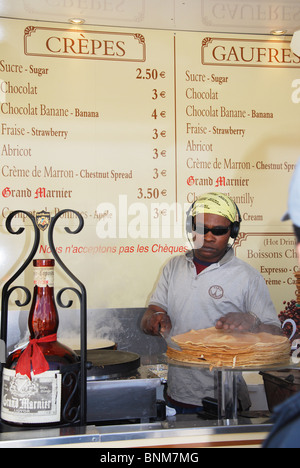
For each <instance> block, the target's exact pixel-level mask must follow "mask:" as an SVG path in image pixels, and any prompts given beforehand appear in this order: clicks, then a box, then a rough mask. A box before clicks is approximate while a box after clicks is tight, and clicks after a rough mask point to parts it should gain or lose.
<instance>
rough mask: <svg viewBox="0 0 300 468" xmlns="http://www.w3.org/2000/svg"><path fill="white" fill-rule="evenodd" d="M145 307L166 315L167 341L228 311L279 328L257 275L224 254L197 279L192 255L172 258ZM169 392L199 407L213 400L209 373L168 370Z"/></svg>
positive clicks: (231, 254)
mask: <svg viewBox="0 0 300 468" xmlns="http://www.w3.org/2000/svg"><path fill="white" fill-rule="evenodd" d="M149 303H150V304H153V305H157V306H159V307H161V308H162V309H164V310H165V311H166V312H168V314H169V316H170V319H171V322H172V330H171V336H174V335H178V334H180V333H185V332H187V331H189V330H192V329H194V330H198V329H201V328H209V327H214V326H215V324H216V321H217V320H218V319H219V318H220V317H222V316H224V315H226V314H228V313H229V312H244V313H249V312H252V313H254V314H256V315H257V316H258V317H259V318H260V320H261V321H262V322H263V323H265V324H270V325H277V326H278V327H280V321H279V319H278V316H277V313H276V310H275V307H274V304H273V302H272V300H271V297H270V294H269V290H268V288H267V285H266V283H265V281H264V279H263V277H262V275H261V274H260V273H259V272H258V271H257V270H255V269H254V268H253V267H252V266H250V265H248V264H247V263H246V262H244V261H242V260H240V259H238V258H236V257H235V256H234V251H233V249H229V250H228V252H227V253H226V254H225V256H224V257H223V258H222V259H221V261H220V262H218V263H214V264H212V265H210V266H209V267H207V268H206V269H205V270H204V271H202V272H201V273H200V274H199V275H197V272H196V267H195V265H194V262H193V256H192V252H188V253H186V254H185V255H181V256H178V257H174V258H172V259H171V260H170V261H169V262H168V263H167V265H166V266H165V267H164V269H163V272H162V275H161V277H160V279H159V281H158V284H157V287H156V289H155V291H154V293H153V294H152V296H151V299H150V302H149ZM168 393H169V395H170V396H171V397H172V398H173V399H174V400H177V401H181V402H183V403H189V404H193V405H201V404H202V399H203V397H204V396H212V397H214V396H215V382H214V372H210V371H208V370H202V369H199V368H195V367H185V366H184V367H183V366H180V365H179V366H174V365H170V366H169V373H168Z"/></svg>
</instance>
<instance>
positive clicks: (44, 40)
mask: <svg viewBox="0 0 300 468" xmlns="http://www.w3.org/2000/svg"><path fill="white" fill-rule="evenodd" d="M24 53H25V55H31V56H41V57H63V58H77V59H89V60H112V61H125V62H144V61H145V60H146V44H145V38H144V36H143V35H142V34H139V33H119V32H106V31H90V30H89V31H85V30H78V29H60V28H46V27H35V26H28V27H26V28H25V31H24Z"/></svg>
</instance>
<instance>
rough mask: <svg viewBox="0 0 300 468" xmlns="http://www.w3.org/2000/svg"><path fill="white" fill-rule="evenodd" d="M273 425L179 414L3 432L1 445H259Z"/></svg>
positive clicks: (67, 446) (253, 421) (257, 420)
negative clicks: (147, 419) (149, 420)
mask: <svg viewBox="0 0 300 468" xmlns="http://www.w3.org/2000/svg"><path fill="white" fill-rule="evenodd" d="M271 427H272V426H271V424H270V422H269V421H268V420H267V419H266V420H263V419H248V418H243V419H241V420H239V423H238V424H237V425H229V426H225V425H223V426H220V425H218V422H217V421H203V420H201V419H200V418H198V417H197V416H196V415H177V416H176V417H172V418H170V419H166V420H165V421H160V422H153V423H147V424H121V425H107V426H95V425H91V426H86V427H69V428H61V429H58V428H48V429H46V428H45V429H39V430H32V429H30V430H20V431H16V432H2V433H1V434H0V448H29V447H49V448H50V447H66V448H73V447H78V448H86V447H89V448H98V449H102V448H103V449H105V448H120V447H124V448H131V447H135V448H137V447H152V448H154V447H157V448H164V447H169V448H170V447H172V448H176V447H177V448H191V447H193V448H201V447H219V446H220V447H224V446H228V447H237V446H238V447H240V446H247V447H251V446H252V447H259V446H260V445H261V443H262V441H263V440H264V439H265V438H266V436H267V435H268V433H269V431H270V429H271Z"/></svg>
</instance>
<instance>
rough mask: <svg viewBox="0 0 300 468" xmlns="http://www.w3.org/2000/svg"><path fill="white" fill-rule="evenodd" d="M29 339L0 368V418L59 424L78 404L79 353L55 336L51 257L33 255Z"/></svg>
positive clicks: (67, 419)
mask: <svg viewBox="0 0 300 468" xmlns="http://www.w3.org/2000/svg"><path fill="white" fill-rule="evenodd" d="M33 266H34V293H33V299H32V305H31V309H30V312H29V317H28V327H29V331H30V339H29V343H28V345H27V346H26V347H25V348H22V349H17V350H16V351H14V352H13V353H11V354H10V355H9V356H8V358H7V362H6V365H5V367H4V369H3V377H2V399H1V418H2V420H4V421H6V422H8V423H11V424H17V425H26V426H28V425H30V426H32V425H34V426H36V425H39V426H44V425H49V424H51V425H64V424H70V423H71V422H73V421H74V419H76V414H77V413H78V407H79V390H78V381H77V380H78V379H77V376H78V371H79V366H78V356H77V355H76V354H75V353H74V352H73V351H71V350H70V349H69V348H67V347H66V346H64V345H62V344H61V343H59V342H58V341H57V335H56V334H57V329H58V322H59V320H58V313H57V308H56V305H55V301H54V260H53V259H45V260H34V261H33Z"/></svg>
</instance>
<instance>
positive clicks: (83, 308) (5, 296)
mask: <svg viewBox="0 0 300 468" xmlns="http://www.w3.org/2000/svg"><path fill="white" fill-rule="evenodd" d="M69 212H71V213H73V214H75V216H76V217H77V218H78V227H77V228H76V229H75V230H74V231H72V230H71V229H70V228H69V227H65V228H64V229H65V231H66V232H67V233H68V234H77V233H79V232H80V231H81V230H82V228H83V226H84V221H83V217H82V216H81V214H80V213H78V212H77V211H74V210H62V211H60V212H58V213H57V214H56V215H55V216H54V217H53V218H51V220H50V225H49V231H48V242H49V247H50V250H51V254H52V255H53V257H54V259H55V260H56V262H57V263H58V264H59V265H60V267H61V268H62V269H63V270H64V272H65V273H66V274H67V275H68V276H69V277H70V278H71V279H72V280H73V281H74V282H75V283H76V284H77V286H78V289H76V288H72V287H67V288H63V289H61V290H60V291H58V293H57V303H58V305H59V307H64V308H68V307H71V305H72V304H73V301H69V302H68V303H67V304H64V303H63V302H62V299H61V296H62V294H63V293H64V292H65V291H67V290H69V291H72V292H74V293H75V294H76V295H77V297H78V299H79V302H80V344H81V361H80V371H79V372H78V373H77V376H78V381H77V383H76V386H78V385H80V405H79V411H78V413H80V414H78V413H77V412H76V413H74V411H75V409H73V408H71V409H70V408H65V409H63V411H65V412H66V411H68V412H69V414H72V417H71V418H70V420H71V421H72V422H79V423H80V424H81V425H84V424H85V423H86V354H87V350H86V348H87V343H86V336H87V294H86V289H85V286H84V285H83V284H82V283H81V281H79V279H78V278H76V276H75V275H74V274H73V273H72V272H71V270H69V268H67V266H66V265H65V264H64V262H63V261H62V260H61V258H60V257H59V255H58V253H57V251H56V248H55V245H54V240H53V235H54V228H55V225H56V222H57V221H58V219H59V218H60V217H61V216H63V215H64V214H65V213H69ZM19 214H23V215H25V216H26V217H28V218H29V220H30V222H31V223H32V226H33V228H34V241H33V246H32V249H31V251H30V253H29V255H28V257H27V258H26V259H25V261H24V262H23V265H22V266H21V267H20V268H19V269H18V271H17V272H16V273H15V274H14V275H13V276H12V277H11V278H10V279H9V280H8V281H7V282H6V283H5V284H4V286H3V288H2V299H1V339H2V340H3V341H4V342H5V343H6V342H7V327H8V302H9V298H10V296H11V294H12V292H13V291H15V290H17V289H20V290H22V291H23V292H24V293H25V300H24V301H22V302H21V301H20V300H16V301H15V304H16V305H17V306H18V307H24V306H26V305H28V304H29V303H30V301H31V292H30V291H29V289H28V288H26V287H25V286H11V285H12V284H13V283H14V282H15V281H16V280H17V278H18V277H19V276H20V275H21V274H22V273H23V272H24V270H25V269H26V268H27V267H28V265H29V264H30V263H31V262H32V260H33V258H34V256H35V254H36V252H37V249H38V247H39V244H40V229H39V227H38V226H37V223H36V219H35V217H34V216H33V215H32V214H31V213H28V212H27V211H22V210H17V211H14V212H12V213H11V214H10V215H9V216H8V217H7V219H6V229H7V231H8V232H9V233H10V234H13V235H20V234H22V233H23V232H24V230H25V228H24V227H20V228H19V229H18V230H14V228H13V227H12V220H13V219H14V218H15V217H16V216H18V215H19ZM44 229H45V228H44V227H43V230H44ZM72 372H73V371H71V373H70V374H69V376H68V372H66V374H65V376H64V379H69V380H70V378H71V376H73V373H72ZM72 378H73V377H72ZM78 416H79V417H78Z"/></svg>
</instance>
